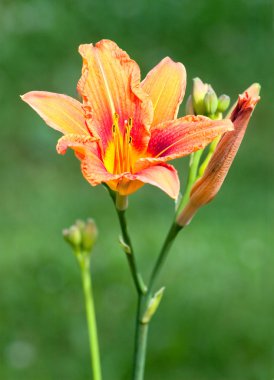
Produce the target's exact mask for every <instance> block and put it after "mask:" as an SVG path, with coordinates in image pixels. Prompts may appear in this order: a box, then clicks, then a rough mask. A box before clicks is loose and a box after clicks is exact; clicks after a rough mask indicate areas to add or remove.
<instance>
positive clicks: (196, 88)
mask: <svg viewBox="0 0 274 380" xmlns="http://www.w3.org/2000/svg"><path fill="white" fill-rule="evenodd" d="M207 89H208V85H207V84H205V83H203V82H202V81H201V79H200V78H194V79H193V89H192V102H193V108H194V111H195V114H196V115H204V113H205V105H204V98H205V94H206V93H207Z"/></svg>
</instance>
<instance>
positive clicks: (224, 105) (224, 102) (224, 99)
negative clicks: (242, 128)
mask: <svg viewBox="0 0 274 380" xmlns="http://www.w3.org/2000/svg"><path fill="white" fill-rule="evenodd" d="M229 104H230V97H229V96H228V95H221V96H219V99H218V107H217V110H218V111H219V112H225V111H226V110H227V109H228V107H229Z"/></svg>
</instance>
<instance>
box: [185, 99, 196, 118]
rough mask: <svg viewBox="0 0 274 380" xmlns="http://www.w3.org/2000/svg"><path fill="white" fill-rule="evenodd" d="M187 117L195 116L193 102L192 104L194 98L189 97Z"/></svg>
mask: <svg viewBox="0 0 274 380" xmlns="http://www.w3.org/2000/svg"><path fill="white" fill-rule="evenodd" d="M186 115H194V108H193V102H192V96H191V95H189V97H188V99H187V102H186Z"/></svg>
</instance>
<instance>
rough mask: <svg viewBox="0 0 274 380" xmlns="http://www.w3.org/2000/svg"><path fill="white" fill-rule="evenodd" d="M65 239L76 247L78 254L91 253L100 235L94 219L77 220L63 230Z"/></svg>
mask: <svg viewBox="0 0 274 380" xmlns="http://www.w3.org/2000/svg"><path fill="white" fill-rule="evenodd" d="M63 236H64V239H65V240H66V241H67V242H68V243H69V244H70V245H71V246H72V247H73V248H74V251H75V253H76V254H77V255H79V254H80V256H81V254H85V255H86V254H87V253H90V252H91V250H92V248H93V245H94V243H95V242H96V239H97V236H98V230H97V227H96V224H95V222H94V220H93V219H88V220H87V221H86V222H84V221H83V220H76V222H75V224H73V225H72V226H71V227H69V228H67V229H65V230H63Z"/></svg>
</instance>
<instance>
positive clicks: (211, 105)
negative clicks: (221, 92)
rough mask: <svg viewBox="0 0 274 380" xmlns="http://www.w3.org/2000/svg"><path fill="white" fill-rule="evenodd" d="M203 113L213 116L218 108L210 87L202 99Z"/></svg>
mask: <svg viewBox="0 0 274 380" xmlns="http://www.w3.org/2000/svg"><path fill="white" fill-rule="evenodd" d="M204 105H205V111H206V113H207V114H208V115H214V114H215V112H216V110H217V106H218V98H217V95H216V93H215V91H214V90H213V88H212V87H211V86H208V90H207V93H206V94H205V98H204Z"/></svg>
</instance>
